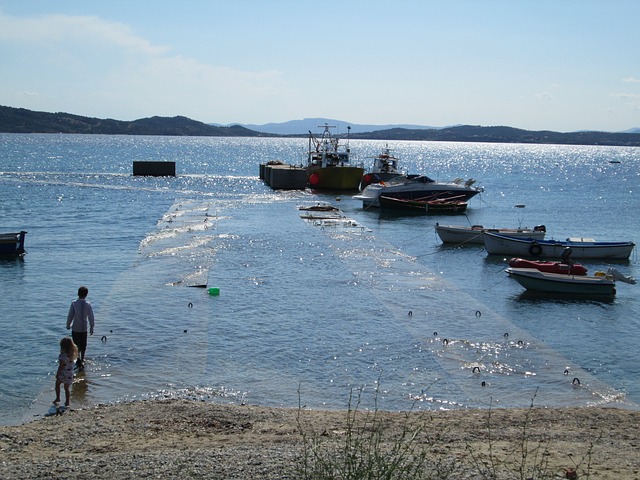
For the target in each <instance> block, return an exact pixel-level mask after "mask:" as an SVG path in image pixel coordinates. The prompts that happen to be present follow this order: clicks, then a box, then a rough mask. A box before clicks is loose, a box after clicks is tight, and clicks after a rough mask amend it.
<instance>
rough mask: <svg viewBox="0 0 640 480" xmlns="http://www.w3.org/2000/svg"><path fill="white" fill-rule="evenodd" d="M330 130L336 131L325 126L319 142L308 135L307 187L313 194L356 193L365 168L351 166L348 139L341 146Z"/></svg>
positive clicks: (318, 139) (311, 134)
mask: <svg viewBox="0 0 640 480" xmlns="http://www.w3.org/2000/svg"><path fill="white" fill-rule="evenodd" d="M331 128H336V127H335V126H334V125H328V124H325V125H324V131H323V133H322V137H321V138H316V137H315V136H314V135H313V133H311V131H309V150H308V154H307V184H308V185H309V187H311V188H313V189H316V190H357V189H358V186H359V185H360V180H361V179H362V175H363V173H364V167H362V166H353V165H351V163H350V162H351V160H350V155H351V150H350V148H349V137H348V135H347V143H346V145H341V144H340V142H339V141H338V139H337V138H335V137H333V136H332V135H331V130H330V129H331ZM347 128H348V130H351V127H347Z"/></svg>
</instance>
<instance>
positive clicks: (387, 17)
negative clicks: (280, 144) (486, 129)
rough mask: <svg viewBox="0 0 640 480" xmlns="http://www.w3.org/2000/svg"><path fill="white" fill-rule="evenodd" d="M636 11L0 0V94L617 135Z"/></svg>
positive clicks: (624, 119) (223, 117)
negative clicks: (582, 131) (580, 131)
mask: <svg viewBox="0 0 640 480" xmlns="http://www.w3.org/2000/svg"><path fill="white" fill-rule="evenodd" d="M639 19H640V2H639V1H637V0H607V1H605V0H599V1H595V0H440V1H432V0H388V1H382V0H325V1H322V2H320V1H311V0H183V1H181V2H177V1H175V0H172V1H168V0H148V1H147V0H134V1H132V0H26V1H24V0H0V59H1V66H0V105H4V106H10V107H19V108H27V109H30V110H37V111H45V112H67V113H73V114H77V115H83V116H89V117H98V118H113V119H117V120H135V119H138V118H145V117H151V116H155V115H158V116H168V117H172V116H176V115H183V116H186V117H189V118H192V119H194V120H198V121H201V122H206V123H218V124H223V125H227V124H236V123H239V124H265V123H280V122H286V121H289V120H298V119H302V118H309V117H314V118H315V117H322V118H332V119H339V120H342V121H345V122H349V123H353V124H370V125H389V124H414V125H423V126H434V127H444V126H448V125H458V124H468V125H483V126H495V125H505V126H511V127H516V128H523V129H527V130H554V131H560V132H570V131H577V130H598V131H625V130H628V129H631V128H638V127H640V23H639Z"/></svg>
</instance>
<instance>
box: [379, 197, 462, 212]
mask: <svg viewBox="0 0 640 480" xmlns="http://www.w3.org/2000/svg"><path fill="white" fill-rule="evenodd" d="M380 208H381V209H382V210H394V211H399V212H406V213H431V214H440V215H452V214H458V213H464V212H465V211H466V210H467V202H465V201H462V200H460V199H458V200H455V199H449V200H446V199H442V200H437V199H436V200H420V199H416V200H405V199H402V198H393V197H387V196H385V195H381V196H380Z"/></svg>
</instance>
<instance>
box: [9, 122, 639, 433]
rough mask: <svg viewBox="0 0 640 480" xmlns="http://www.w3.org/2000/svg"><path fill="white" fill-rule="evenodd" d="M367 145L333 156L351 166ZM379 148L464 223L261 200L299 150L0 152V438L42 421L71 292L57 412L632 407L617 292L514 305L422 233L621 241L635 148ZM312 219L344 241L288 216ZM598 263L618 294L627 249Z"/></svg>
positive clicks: (129, 142)
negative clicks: (486, 230)
mask: <svg viewBox="0 0 640 480" xmlns="http://www.w3.org/2000/svg"><path fill="white" fill-rule="evenodd" d="M385 143H387V142H373V141H358V142H352V145H351V147H352V151H353V152H354V155H355V156H356V157H357V159H358V160H361V161H364V162H366V163H369V162H370V157H371V156H373V155H375V154H377V153H378V152H379V151H380V150H381V148H382V146H384V144H385ZM389 146H390V147H391V148H392V149H393V152H394V153H395V154H396V155H397V156H399V157H400V158H401V167H402V168H404V169H407V170H408V171H409V172H410V173H426V174H428V175H429V176H431V177H434V178H437V179H439V180H450V179H452V178H455V177H464V178H469V177H474V178H476V179H478V183H479V184H480V185H482V186H483V187H484V188H485V192H484V193H483V194H482V195H479V196H478V197H476V198H474V199H473V200H472V201H471V202H470V206H469V210H468V212H467V215H466V216H455V217H446V216H441V217H411V216H409V217H404V216H385V215H383V214H382V215H381V214H380V212H378V211H375V210H363V209H362V206H361V204H360V202H358V201H356V200H353V199H352V198H351V197H350V195H345V194H339V195H337V194H316V193H313V192H310V191H305V192H301V191H294V192H274V191H272V190H271V189H270V188H268V187H266V186H265V185H263V183H262V182H261V181H260V180H259V179H258V177H257V175H258V166H259V164H260V163H261V162H266V161H268V160H273V159H280V160H283V161H285V162H288V163H298V164H299V163H301V162H302V158H303V152H304V148H305V147H306V141H305V140H300V139H235V138H233V139H230V138H192V137H191V138H182V137H119V136H116V137H110V136H79V135H78V136H76V135H9V134H7V135H0V215H1V216H0V231H17V230H21V229H24V230H27V231H28V232H29V233H28V234H27V242H26V246H27V251H28V254H27V255H26V256H25V258H24V260H22V261H15V260H13V261H7V260H3V261H0V282H1V284H2V286H3V292H4V295H2V296H0V307H1V309H2V312H3V315H2V319H1V320H0V323H1V324H2V327H3V329H4V332H5V334H4V335H3V346H4V349H5V351H6V352H7V353H6V357H5V358H11V359H14V360H12V361H6V362H2V365H1V366H0V385H1V387H2V388H1V389H0V395H1V397H2V398H1V399H2V401H3V402H4V405H5V406H6V408H5V410H4V412H3V413H2V414H0V422H1V423H16V422H19V421H22V420H24V419H30V418H34V416H38V415H41V414H43V413H44V412H45V411H46V405H47V402H49V401H50V400H51V399H52V398H50V397H51V395H52V393H53V374H54V372H55V368H56V358H57V350H58V342H59V339H60V338H61V337H62V336H63V335H65V334H66V330H65V329H64V324H65V317H66V312H67V309H68V305H69V302H70V301H71V300H72V299H73V298H74V297H75V293H76V290H77V287H78V286H79V285H80V284H86V285H88V287H89V289H90V293H89V300H90V301H91V302H92V304H93V306H94V310H95V312H96V319H97V325H96V333H95V335H94V336H93V337H92V338H91V339H90V342H89V347H88V352H87V353H88V357H89V363H88V368H87V371H86V373H85V374H83V375H81V376H79V378H77V379H76V380H77V381H76V383H75V384H74V387H73V393H72V402H73V403H74V404H76V405H85V404H93V403H98V402H108V401H117V400H122V399H132V398H148V397H154V396H174V395H175V396H188V397H193V398H203V399H211V400H214V401H223V402H237V403H240V402H248V403H255V404H263V405H284V406H297V405H298V404H299V402H301V403H302V404H304V405H307V406H309V407H316V408H319V407H326V408H341V407H344V406H345V404H346V403H347V401H348V397H349V392H350V390H351V389H356V391H357V390H358V389H360V388H361V387H362V388H364V389H365V392H366V394H365V395H364V398H363V402H364V404H365V406H372V405H373V402H374V401H377V402H378V406H379V407H381V408H385V409H392V410H408V409H410V408H426V409H435V408H468V407H481V408H487V407H489V406H494V407H495V406H497V407H517V406H528V405H530V404H531V402H532V399H534V398H535V400H534V402H535V404H536V405H548V406H565V405H594V404H598V405H617V406H625V407H629V408H636V403H637V402H638V400H640V381H639V380H640V372H639V371H638V370H637V368H636V365H637V364H638V361H639V357H640V354H639V353H638V349H637V345H636V344H637V338H638V334H639V333H640V325H639V324H640V322H639V318H640V315H639V313H640V306H639V305H638V290H637V288H638V287H637V286H634V285H627V284H620V286H619V287H618V294H617V296H616V298H615V299H614V300H613V301H612V302H608V303H607V302H598V301H590V300H579V301H576V300H563V299H560V300H558V299H539V298H533V299H532V298H529V297H527V296H526V295H524V294H523V290H522V288H521V287H520V286H519V285H518V284H517V283H516V282H515V281H513V280H512V279H509V278H508V277H507V275H506V274H505V273H504V268H505V266H506V264H505V262H504V259H501V258H495V257H489V256H487V255H486V252H484V250H483V249H482V247H465V248H456V247H444V246H442V244H441V243H440V241H439V239H438V238H437V236H436V234H435V232H434V225H435V223H436V222H441V223H455V224H467V223H470V224H483V225H485V226H502V227H513V226H516V225H528V226H533V225H536V224H545V225H546V226H547V231H548V235H547V236H548V237H549V238H552V237H553V238H565V237H568V236H587V237H595V238H597V239H599V240H636V241H637V239H638V238H640V234H639V233H640V227H639V226H638V222H637V221H635V219H634V217H635V212H637V211H638V208H639V207H640V205H639V203H640V201H639V200H638V189H639V186H640V178H639V171H640V169H639V168H638V167H639V166H640V151H639V150H637V149H633V148H612V147H575V146H536V145H530V146H527V145H501V144H455V143H428V142H423V143H421V142H390V143H389ZM135 160H171V161H175V162H176V169H177V173H178V175H177V177H175V178H149V177H133V176H132V175H131V172H132V162H133V161H135ZM611 160H617V161H620V163H610V161H611ZM318 202H328V203H331V204H333V205H336V206H338V207H340V208H341V210H342V211H343V214H344V216H345V217H348V218H349V219H351V220H352V222H349V223H348V224H342V223H341V224H337V225H336V224H331V223H327V222H324V223H323V222H313V221H307V220H304V219H302V218H300V213H301V212H300V211H299V210H298V207H299V206H301V205H307V206H308V205H313V204H316V203H318ZM515 205H526V207H525V208H515ZM583 263H584V262H583ZM585 265H586V266H587V267H588V268H589V270H590V271H592V272H593V271H596V270H603V269H606V267H607V266H608V264H605V263H594V264H585ZM615 266H616V268H618V269H619V270H621V271H622V272H623V273H625V274H627V275H632V276H636V277H637V276H638V264H637V254H636V252H634V253H633V255H632V257H631V259H630V261H629V262H623V263H616V264H615ZM197 285H208V286H210V287H218V288H219V289H220V295H218V296H212V295H209V294H208V292H207V290H206V289H204V288H198V287H194V286H197ZM444 339H446V340H447V341H446V342H445V341H444ZM565 372H566V373H565ZM574 378H578V379H579V381H580V384H579V385H578V384H574V383H572V380H573V379H574ZM376 387H377V388H378V389H379V393H378V395H377V398H375V399H374V397H375V396H374V395H373V393H372V392H373V391H374V390H375V389H376Z"/></svg>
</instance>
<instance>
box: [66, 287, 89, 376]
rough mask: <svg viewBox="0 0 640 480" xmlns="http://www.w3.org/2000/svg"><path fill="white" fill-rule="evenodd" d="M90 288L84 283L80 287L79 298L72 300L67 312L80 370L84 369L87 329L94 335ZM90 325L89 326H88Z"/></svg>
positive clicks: (68, 326) (68, 325)
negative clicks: (88, 298)
mask: <svg viewBox="0 0 640 480" xmlns="http://www.w3.org/2000/svg"><path fill="white" fill-rule="evenodd" d="M88 294H89V289H88V288H87V287H85V286H84V285H83V286H81V287H80V288H78V299H77V300H74V301H73V302H71V306H70V307H69V313H68V314H67V330H69V329H70V328H72V327H73V328H72V330H71V338H73V343H75V344H76V345H77V347H78V360H77V362H76V367H77V368H78V371H79V372H81V371H82V370H84V353H85V351H86V349H87V330H88V331H89V335H93V322H94V320H93V308H92V307H91V304H90V303H89V302H87V300H86V298H87V295H88ZM87 327H89V328H87Z"/></svg>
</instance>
